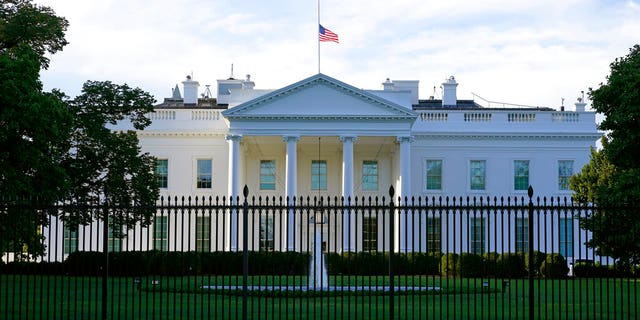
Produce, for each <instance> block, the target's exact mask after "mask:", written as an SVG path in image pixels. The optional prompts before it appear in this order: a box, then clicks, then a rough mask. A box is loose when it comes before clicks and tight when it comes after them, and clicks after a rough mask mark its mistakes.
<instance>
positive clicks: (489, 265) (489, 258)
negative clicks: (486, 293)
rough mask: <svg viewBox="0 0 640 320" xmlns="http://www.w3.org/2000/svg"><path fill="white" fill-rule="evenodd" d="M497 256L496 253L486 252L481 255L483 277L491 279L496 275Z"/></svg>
mask: <svg viewBox="0 0 640 320" xmlns="http://www.w3.org/2000/svg"><path fill="white" fill-rule="evenodd" d="M499 256H500V254H498V253H497V252H487V253H485V254H483V255H482V258H483V259H484V275H485V276H489V277H492V276H495V275H496V268H497V264H498V257H499Z"/></svg>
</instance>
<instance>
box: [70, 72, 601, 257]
mask: <svg viewBox="0 0 640 320" xmlns="http://www.w3.org/2000/svg"><path fill="white" fill-rule="evenodd" d="M182 84H183V90H182V93H184V94H182V93H181V91H180V89H179V87H178V86H177V85H176V88H175V89H174V90H173V95H172V97H171V98H166V99H165V100H164V101H163V102H162V103H160V104H158V105H157V106H156V108H155V112H153V113H151V114H149V117H150V118H151V119H152V121H153V122H152V124H151V125H150V126H149V127H148V128H147V129H145V130H144V131H139V132H138V134H139V138H140V144H141V146H142V149H143V151H145V152H149V153H150V154H152V155H153V156H156V157H157V158H158V159H159V161H158V168H157V170H158V174H159V176H160V181H159V183H160V186H161V194H162V196H164V197H173V196H211V195H213V196H238V195H240V194H241V190H242V187H243V186H244V185H247V186H248V188H249V190H250V194H251V195H252V196H256V197H257V196H261V197H272V196H276V197H280V196H286V197H290V198H291V197H294V196H296V197H298V196H318V195H319V196H344V197H345V198H348V197H362V196H365V197H368V196H380V197H381V196H388V189H389V186H391V185H393V186H394V187H395V189H396V190H397V192H396V195H399V196H402V197H405V196H407V197H411V196H418V197H425V196H427V197H430V198H431V197H432V196H456V197H457V196H463V197H467V196H471V197H473V196H482V197H486V196H492V197H493V196H505V197H506V196H517V197H520V196H526V192H527V188H528V187H529V185H532V186H533V187H534V189H535V192H536V195H541V196H552V197H556V196H562V197H565V196H570V194H571V191H570V190H569V188H568V178H569V177H570V176H571V175H572V174H574V173H576V172H578V171H579V170H580V169H581V168H582V167H583V166H584V165H585V164H586V163H587V162H588V161H589V154H590V153H589V149H590V147H593V146H595V143H596V141H597V140H598V139H599V138H600V136H601V133H600V132H598V130H597V128H596V121H595V113H594V112H590V111H586V110H585V106H586V103H585V102H583V101H582V100H580V99H579V100H578V102H576V103H575V109H572V110H557V109H553V108H546V107H538V108H523V107H509V106H501V107H499V108H491V107H487V106H482V105H480V104H479V103H477V102H475V101H473V100H459V99H458V97H457V93H456V87H457V85H458V83H457V82H456V79H454V77H450V78H448V79H446V80H445V81H444V82H443V83H442V88H443V90H442V99H441V100H439V99H433V97H431V98H429V99H426V100H425V99H420V98H419V92H418V84H419V82H418V81H417V80H390V79H387V80H386V81H385V82H384V83H382V90H363V89H359V88H357V87H355V86H352V85H349V84H346V83H344V82H341V81H339V80H337V79H334V78H332V77H329V76H327V75H324V74H316V75H313V76H311V77H308V78H306V79H303V80H301V81H299V82H296V83H293V84H291V85H289V86H286V87H283V88H280V89H276V90H259V89H255V88H254V86H255V85H254V82H253V81H251V79H250V78H249V76H247V78H246V79H244V80H242V79H233V78H231V79H226V80H218V83H217V96H216V97H213V96H211V94H210V92H209V89H208V86H207V89H206V91H205V90H202V89H201V88H200V85H199V83H198V82H197V81H195V80H194V79H191V78H190V77H187V79H186V80H185V81H183V82H182ZM201 91H205V94H200V93H201ZM117 129H129V127H127V125H126V124H122V125H120V126H119V127H118V128H117ZM336 219H340V218H336ZM159 221H160V222H159V223H165V224H166V223H167V221H166V220H164V221H163V220H159ZM199 221H200V220H199ZM277 221H278V223H277V225H276V226H275V227H273V228H272V229H271V231H270V232H275V233H276V234H278V235H279V236H276V237H275V238H276V239H275V240H274V239H273V238H274V236H273V235H270V236H266V237H271V242H270V244H269V245H270V246H272V249H273V247H275V248H276V250H279V249H282V250H307V249H308V247H306V246H303V247H297V245H296V244H295V243H293V241H292V239H293V238H294V237H295V236H296V235H295V233H296V232H297V231H295V230H303V228H296V229H294V228H285V227H286V225H287V224H289V225H294V224H296V223H297V224H299V223H301V222H300V221H301V219H298V220H294V218H293V216H292V215H289V216H288V217H287V218H286V219H284V220H277ZM176 223H177V222H176ZM201 223H206V226H207V228H208V229H209V230H210V231H209V232H208V233H207V232H205V233H206V234H209V236H210V235H211V234H221V235H222V234H225V233H224V232H216V231H221V230H227V231H228V232H226V237H230V238H234V237H235V235H236V234H235V232H236V231H234V230H237V223H238V220H237V218H235V219H230V220H229V221H226V222H225V225H218V226H216V225H212V222H211V221H206V222H201ZM271 223H273V221H271ZM336 223H338V224H340V226H339V228H338V229H339V230H351V231H353V232H351V233H350V234H351V235H350V237H351V238H349V240H350V241H346V240H344V241H342V240H340V239H347V238H348V236H346V237H339V236H337V235H335V234H333V233H334V232H333V231H331V230H326V229H325V230H324V232H325V233H326V234H325V236H324V237H325V239H329V241H333V242H334V244H336V243H337V248H341V249H342V250H353V249H354V248H366V247H367V246H369V245H373V246H374V247H379V248H384V247H385V246H387V245H388V244H384V243H382V241H375V242H372V243H373V244H371V243H370V241H369V240H370V239H368V240H367V239H366V238H367V236H363V235H362V228H363V224H373V226H374V228H379V229H380V230H381V231H380V233H382V232H383V231H384V230H383V229H384V228H386V226H382V225H378V223H377V222H376V221H375V220H373V221H371V220H367V221H362V222H357V223H354V220H349V219H347V218H343V221H337V222H336ZM412 223H414V222H413V221H409V222H406V221H405V222H404V224H409V225H404V224H402V223H401V225H398V226H397V228H398V233H399V234H401V233H402V230H405V229H406V228H411V227H412V225H411V224H412ZM415 223H418V222H415ZM513 223H514V224H515V222H513ZM452 224H453V222H451V221H442V222H439V223H438V225H439V227H441V228H443V229H446V228H449V227H453V226H452ZM194 225H195V224H194ZM257 225H258V224H255V228H259V227H258V226H257ZM369 227H370V226H369ZM155 228H156V231H153V232H154V235H153V237H152V236H148V237H146V236H143V237H142V238H145V237H146V238H147V239H152V238H153V240H149V241H153V245H150V246H149V247H150V248H152V247H153V246H154V245H155V246H161V247H162V246H168V248H169V249H170V250H171V249H178V250H179V248H178V246H177V245H176V244H174V242H173V241H169V242H168V243H166V244H162V241H160V242H158V241H157V237H160V240H162V239H163V237H164V238H165V239H166V238H167V237H168V238H171V237H172V235H171V234H172V232H174V231H173V229H171V228H170V229H169V230H168V231H167V230H165V231H162V228H158V227H157V226H156V227H155ZM574 228H578V226H577V223H575V224H572V225H571V228H569V229H574ZM285 229H288V230H289V231H284V230H285ZM158 230H160V231H161V232H166V233H167V234H164V235H162V234H160V235H158ZM576 230H577V229H576ZM211 231H213V232H211ZM140 232H143V231H140ZM146 232H152V231H146ZM287 232H289V233H288V234H287ZM345 232H346V231H345ZM572 232H573V231H572ZM68 233H69V232H66V233H65V235H64V236H65V237H67V236H69V234H68ZM193 234H194V235H192V237H194V239H193V241H194V243H199V242H198V241H200V240H202V239H200V240H198V239H196V238H195V237H197V236H196V235H195V232H193ZM396 235H397V234H396ZM61 236H62V235H61ZM174 236H178V235H174ZM490 236H491V235H490V234H487V235H484V234H483V237H490ZM556 236H557V235H556ZM76 237H77V239H76V240H75V241H77V242H82V240H81V239H80V238H81V237H82V234H80V235H79V236H78V235H76ZM264 237H265V236H261V239H257V240H256V243H257V242H258V241H260V242H261V243H262V241H263V240H264V239H262V238H264ZM400 238H402V239H404V238H403V237H400ZM287 239H288V240H287ZM332 239H333V240H332ZM61 240H63V241H60V244H63V243H66V242H68V241H72V240H68V239H66V238H65V239H61ZM65 241H66V242H65ZM209 241H211V240H209ZM367 241H369V242H367ZM421 241H423V242H424V241H427V240H426V239H425V237H423V236H421V235H419V234H418V235H415V236H414V238H413V239H408V240H406V239H405V240H401V241H400V243H399V247H400V248H399V249H401V250H402V249H408V250H413V249H414V247H417V244H418V243H420V242H421ZM551 241H554V240H553V239H552V240H551ZM274 242H275V243H274ZM277 242H281V243H277ZM365 242H366V243H365ZM224 243H225V244H224V245H221V246H217V245H213V244H209V245H208V246H206V247H205V248H206V249H208V250H214V249H222V250H235V249H237V245H238V243H237V241H236V240H229V241H227V242H224ZM483 243H484V242H482V243H480V245H483ZM253 245H254V248H257V244H255V243H254V244H253ZM440 245H441V246H442V247H444V246H445V245H448V244H445V243H444V242H443V243H441V244H440ZM459 245H461V246H463V247H464V248H461V250H462V251H469V250H470V251H475V249H474V246H476V245H478V244H477V243H476V244H459ZM572 245H573V244H572ZM575 245H576V246H579V244H575ZM96 246H98V244H96ZM127 246H128V247H129V249H136V246H137V245H136V244H133V245H127ZM260 246H261V247H262V245H260ZM354 246H355V247H354ZM576 248H577V247H576ZM396 249H398V248H396ZM465 249H466V250H465ZM486 250H490V248H487V249H486ZM486 250H485V251H486ZM576 250H578V249H576ZM63 251H64V250H60V252H63ZM572 251H573V250H572ZM565 254H567V255H569V253H567V252H565ZM63 256H65V255H64V253H62V256H61V257H63Z"/></svg>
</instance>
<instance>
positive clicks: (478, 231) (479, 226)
mask: <svg viewBox="0 0 640 320" xmlns="http://www.w3.org/2000/svg"><path fill="white" fill-rule="evenodd" d="M469 223H470V226H469V228H470V229H469V233H470V236H471V239H469V240H470V249H471V253H475V254H483V253H484V229H485V222H484V218H471V219H470V221H469Z"/></svg>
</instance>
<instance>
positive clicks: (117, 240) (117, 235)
mask: <svg viewBox="0 0 640 320" xmlns="http://www.w3.org/2000/svg"><path fill="white" fill-rule="evenodd" d="M108 246H109V252H120V251H122V229H120V231H119V232H113V227H109V243H108Z"/></svg>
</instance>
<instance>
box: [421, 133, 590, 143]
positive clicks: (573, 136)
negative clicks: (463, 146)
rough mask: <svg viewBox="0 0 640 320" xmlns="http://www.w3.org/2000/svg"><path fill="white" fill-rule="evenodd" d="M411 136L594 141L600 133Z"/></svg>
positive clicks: (425, 135)
mask: <svg viewBox="0 0 640 320" xmlns="http://www.w3.org/2000/svg"><path fill="white" fill-rule="evenodd" d="M413 136H414V137H415V138H416V139H417V140H436V139H437V140H462V139H471V140H495V139H499V140H532V139H540V140H584V141H595V140H597V139H599V138H600V137H601V136H602V134H601V133H544V132H540V133H532V132H526V133H513V132H505V133H495V132H493V133H478V132H460V133H416V132H413Z"/></svg>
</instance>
